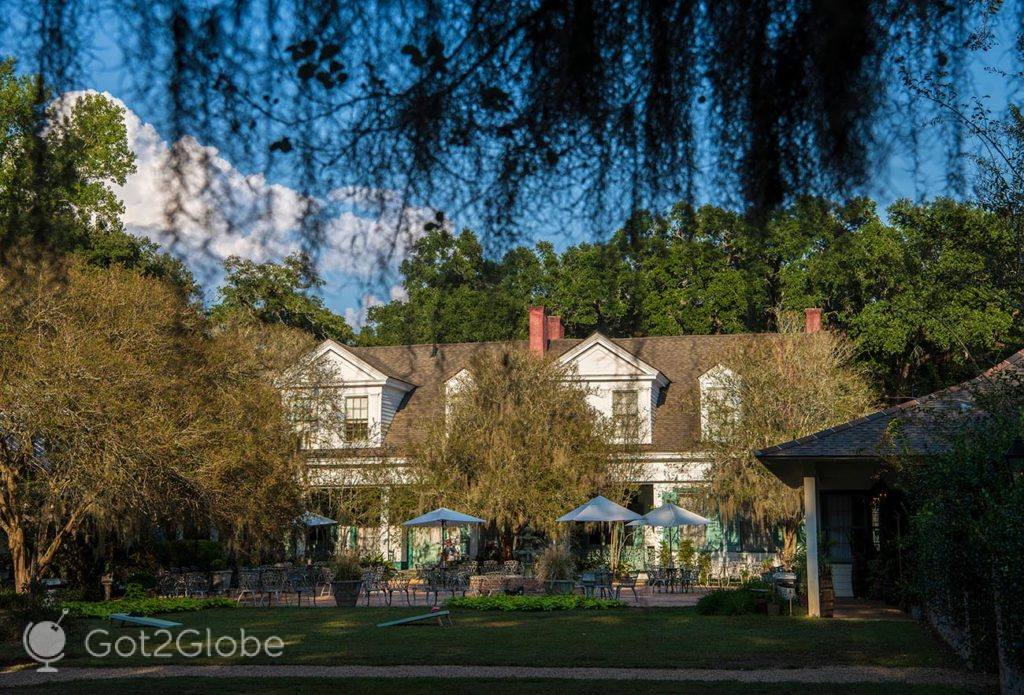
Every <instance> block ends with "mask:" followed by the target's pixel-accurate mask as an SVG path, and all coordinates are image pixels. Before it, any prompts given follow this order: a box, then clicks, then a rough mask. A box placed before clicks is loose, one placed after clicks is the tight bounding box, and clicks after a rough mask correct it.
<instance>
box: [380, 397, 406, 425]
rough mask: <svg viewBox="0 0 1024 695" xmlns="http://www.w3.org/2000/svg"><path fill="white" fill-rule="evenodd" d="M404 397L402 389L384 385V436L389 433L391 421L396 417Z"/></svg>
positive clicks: (381, 420) (382, 414) (382, 417)
mask: <svg viewBox="0 0 1024 695" xmlns="http://www.w3.org/2000/svg"><path fill="white" fill-rule="evenodd" d="M404 397H405V393H404V392H403V391H401V390H400V389H396V388H392V387H390V386H385V387H383V389H382V393H381V401H380V434H381V436H382V437H384V436H386V435H387V432H388V428H389V427H391V421H392V420H393V419H394V418H395V412H396V411H397V410H398V406H399V405H400V404H401V402H402V399H403V398H404Z"/></svg>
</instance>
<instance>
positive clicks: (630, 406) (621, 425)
mask: <svg viewBox="0 0 1024 695" xmlns="http://www.w3.org/2000/svg"><path fill="white" fill-rule="evenodd" d="M625 394H631V395H632V399H626V398H625ZM623 401H625V405H626V408H625V411H626V412H622V409H621V408H620V407H618V406H620V405H623ZM625 417H628V418H630V419H631V420H632V422H631V423H625V422H623V421H622V418H625ZM627 424H628V425H629V428H630V430H629V431H626V425H627ZM612 428H613V430H614V433H615V437H616V438H618V439H620V440H625V439H626V438H627V437H629V436H630V435H637V434H639V428H640V389H638V388H635V389H634V388H628V389H615V390H614V391H612Z"/></svg>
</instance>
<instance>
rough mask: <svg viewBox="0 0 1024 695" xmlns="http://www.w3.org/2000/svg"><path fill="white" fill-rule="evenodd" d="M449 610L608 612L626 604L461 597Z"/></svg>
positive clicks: (595, 600) (569, 599)
mask: <svg viewBox="0 0 1024 695" xmlns="http://www.w3.org/2000/svg"><path fill="white" fill-rule="evenodd" d="M445 605H446V606H447V607H448V608H466V609H469V610H475V611H568V610H607V609H609V608H625V607H626V604H625V603H623V602H622V601H618V600H616V599H605V598H590V597H584V596H576V595H568V596H508V595H505V594H499V595H497V596H461V597H458V598H453V599H449V600H448V602H447V603H446V604H445Z"/></svg>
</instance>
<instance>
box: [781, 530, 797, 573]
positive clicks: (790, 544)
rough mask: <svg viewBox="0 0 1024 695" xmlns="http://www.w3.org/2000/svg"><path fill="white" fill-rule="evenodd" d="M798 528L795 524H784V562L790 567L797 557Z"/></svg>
mask: <svg viewBox="0 0 1024 695" xmlns="http://www.w3.org/2000/svg"><path fill="white" fill-rule="evenodd" d="M796 537H797V527H796V526H794V525H793V524H788V523H787V524H784V525H783V527H782V560H783V562H784V563H785V564H786V565H788V564H789V563H791V562H792V561H793V558H794V557H796Z"/></svg>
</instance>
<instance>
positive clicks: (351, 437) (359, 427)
mask: <svg viewBox="0 0 1024 695" xmlns="http://www.w3.org/2000/svg"><path fill="white" fill-rule="evenodd" d="M353 401H362V406H361V407H360V408H353V407H352V403H353ZM353 410H358V411H361V414H362V417H361V418H359V419H356V418H354V417H353V416H352V412H353ZM344 431H345V442H346V443H347V444H359V443H363V442H368V441H369V440H370V396H369V395H368V394H353V395H351V396H345V420H344Z"/></svg>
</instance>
